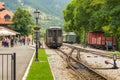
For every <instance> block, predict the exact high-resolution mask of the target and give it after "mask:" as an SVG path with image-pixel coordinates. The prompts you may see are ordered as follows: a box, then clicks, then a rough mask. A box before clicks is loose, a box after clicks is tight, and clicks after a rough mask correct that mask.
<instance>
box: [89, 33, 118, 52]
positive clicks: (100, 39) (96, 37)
mask: <svg viewBox="0 0 120 80" xmlns="http://www.w3.org/2000/svg"><path fill="white" fill-rule="evenodd" d="M87 43H88V45H89V46H90V47H94V48H102V49H107V50H108V49H113V50H114V49H115V47H116V39H115V38H113V37H105V35H104V32H102V31H92V32H88V33H87Z"/></svg>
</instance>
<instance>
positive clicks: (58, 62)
mask: <svg viewBox="0 0 120 80" xmlns="http://www.w3.org/2000/svg"><path fill="white" fill-rule="evenodd" d="M46 53H47V54H48V55H50V56H49V57H48V60H49V64H50V67H51V71H52V73H53V76H54V80H78V79H76V78H75V75H73V74H71V73H70V71H69V69H67V68H66V66H67V65H66V63H65V62H64V61H63V59H62V58H61V57H60V56H59V55H58V54H57V53H55V52H54V51H53V50H51V49H46Z"/></svg>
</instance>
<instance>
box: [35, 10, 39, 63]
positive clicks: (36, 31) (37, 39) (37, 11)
mask: <svg viewBox="0 0 120 80" xmlns="http://www.w3.org/2000/svg"><path fill="white" fill-rule="evenodd" d="M34 13H35V19H36V27H35V28H34V31H35V34H36V38H35V39H36V58H35V61H39V60H38V46H39V43H38V41H39V34H38V33H39V30H40V27H38V19H39V14H40V12H39V10H38V9H36V10H35V11H34Z"/></svg>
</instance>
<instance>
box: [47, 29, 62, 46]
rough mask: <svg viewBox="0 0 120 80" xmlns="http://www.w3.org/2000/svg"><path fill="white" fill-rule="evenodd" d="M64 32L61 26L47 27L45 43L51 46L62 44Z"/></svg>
mask: <svg viewBox="0 0 120 80" xmlns="http://www.w3.org/2000/svg"><path fill="white" fill-rule="evenodd" d="M62 43H63V34H62V28H61V27H50V28H48V29H46V39H45V44H46V45H47V46H48V47H49V48H58V47H60V46H62Z"/></svg>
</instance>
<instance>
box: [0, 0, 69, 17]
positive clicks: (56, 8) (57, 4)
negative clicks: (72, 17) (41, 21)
mask: <svg viewBox="0 0 120 80" xmlns="http://www.w3.org/2000/svg"><path fill="white" fill-rule="evenodd" d="M3 1H4V2H5V6H6V7H7V9H10V10H13V11H15V10H16V8H17V7H18V6H21V5H22V6H30V7H32V8H37V9H39V10H40V11H42V12H45V13H47V14H51V15H54V16H62V10H63V8H65V6H66V4H67V3H68V2H69V1H70V0H0V2H3Z"/></svg>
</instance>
